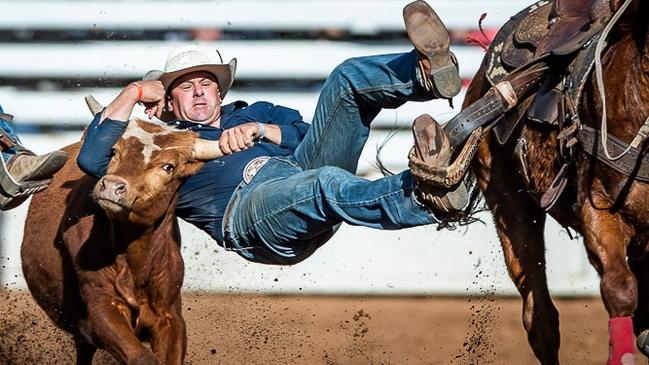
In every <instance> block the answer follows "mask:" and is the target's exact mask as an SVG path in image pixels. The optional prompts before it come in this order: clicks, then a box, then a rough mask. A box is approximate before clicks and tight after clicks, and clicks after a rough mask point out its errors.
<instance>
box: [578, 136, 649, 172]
mask: <svg viewBox="0 0 649 365" xmlns="http://www.w3.org/2000/svg"><path fill="white" fill-rule="evenodd" d="M577 133H578V134H577V139H578V140H579V142H581V145H582V147H583V149H584V151H586V153H588V154H589V155H591V156H595V157H597V159H598V160H599V161H601V162H603V163H604V164H606V165H608V166H610V167H612V168H613V169H614V170H616V171H618V172H620V173H622V174H623V175H625V176H629V177H633V178H634V179H637V180H640V181H644V182H649V156H647V154H643V153H642V152H641V151H640V150H638V149H636V148H631V149H630V150H629V152H628V153H626V154H625V155H624V156H622V157H620V158H619V159H617V160H609V159H608V158H606V156H604V151H602V143H601V142H600V139H599V138H598V136H599V133H601V132H600V131H598V130H595V129H593V128H590V127H587V126H582V127H581V129H580V130H579V132H577ZM628 146H629V144H628V143H626V142H624V141H622V140H620V139H619V138H616V137H615V136H613V135H611V134H609V135H608V137H607V143H606V148H607V149H608V151H609V153H610V154H611V155H613V154H616V155H617V154H620V153H621V152H622V151H624V150H626V148H627V147H628ZM638 160H640V161H638ZM638 163H639V164H640V165H639V166H638Z"/></svg>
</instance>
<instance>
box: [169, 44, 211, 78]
mask: <svg viewBox="0 0 649 365" xmlns="http://www.w3.org/2000/svg"><path fill="white" fill-rule="evenodd" d="M210 63H211V62H210V60H209V58H208V57H207V55H206V54H205V53H203V52H201V51H200V50H199V49H198V47H197V46H194V45H190V46H186V47H180V48H178V49H176V50H173V51H171V52H170V53H169V55H168V56H167V62H166V63H165V72H174V71H178V70H182V69H185V68H189V67H194V66H199V65H206V64H210Z"/></svg>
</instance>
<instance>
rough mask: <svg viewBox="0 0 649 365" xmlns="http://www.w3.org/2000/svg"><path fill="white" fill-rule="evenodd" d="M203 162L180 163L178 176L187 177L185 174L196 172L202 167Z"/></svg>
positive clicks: (189, 174)
mask: <svg viewBox="0 0 649 365" xmlns="http://www.w3.org/2000/svg"><path fill="white" fill-rule="evenodd" d="M203 165H204V163H203V162H189V161H188V162H186V163H184V164H182V166H181V170H180V176H181V177H187V176H192V175H194V174H195V173H197V172H198V170H200V169H201V167H203Z"/></svg>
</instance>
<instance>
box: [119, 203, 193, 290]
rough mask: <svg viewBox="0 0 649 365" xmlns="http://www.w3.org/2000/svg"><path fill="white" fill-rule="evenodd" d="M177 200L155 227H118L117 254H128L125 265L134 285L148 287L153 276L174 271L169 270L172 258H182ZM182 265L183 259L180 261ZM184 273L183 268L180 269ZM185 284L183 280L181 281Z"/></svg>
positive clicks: (171, 204) (127, 225)
mask: <svg viewBox="0 0 649 365" xmlns="http://www.w3.org/2000/svg"><path fill="white" fill-rule="evenodd" d="M175 203H176V200H175V198H174V199H173V200H172V201H171V203H170V204H169V205H168V208H167V211H166V212H165V214H164V215H163V216H162V217H161V218H159V219H158V220H157V221H156V222H155V223H154V224H153V225H152V226H149V227H143V226H138V225H133V224H130V225H129V224H116V225H114V226H113V234H114V237H115V238H116V240H114V241H113V242H121V244H122V245H123V246H122V247H115V249H116V254H120V253H125V254H126V257H125V258H126V262H127V263H128V266H129V268H130V270H131V272H132V274H133V277H134V280H135V285H136V286H143V285H146V284H147V283H146V282H147V279H146V278H151V277H152V275H151V274H152V273H157V272H160V271H165V270H168V269H171V268H169V267H167V264H169V263H170V262H176V261H177V260H170V258H172V257H171V256H178V257H179V256H180V230H179V228H178V222H177V220H176V218H175V215H174V210H175V206H176V204H175ZM180 262H182V259H180ZM180 272H181V273H182V267H180ZM180 280H182V276H181V278H180Z"/></svg>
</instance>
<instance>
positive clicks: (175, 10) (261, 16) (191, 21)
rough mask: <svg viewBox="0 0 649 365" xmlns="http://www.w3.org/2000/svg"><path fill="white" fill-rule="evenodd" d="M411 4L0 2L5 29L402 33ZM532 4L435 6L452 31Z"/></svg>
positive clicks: (352, 0)
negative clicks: (404, 12) (404, 10)
mask: <svg viewBox="0 0 649 365" xmlns="http://www.w3.org/2000/svg"><path fill="white" fill-rule="evenodd" d="M409 2H410V0H393V1H370V0H344V1H343V0H306V1H305V0H270V1H250V0H229V1H227V0H226V1H107V0H103V1H101V0H100V1H80V0H77V1H70V0H67V1H56V2H54V1H0V9H2V12H0V28H5V29H20V28H29V29H102V28H104V29H106V28H107V29H123V28H128V29H152V28H154V29H160V28H163V29H164V28H200V27H220V28H239V29H277V30H303V29H323V28H326V29H337V28H342V29H348V30H351V31H353V32H355V33H375V32H378V31H386V30H388V31H394V30H397V31H399V30H402V29H403V20H402V19H401V16H400V14H401V9H402V8H403V6H404V5H405V4H407V3H409ZM531 3H533V1H529V0H525V1H515V0H509V1H507V0H489V1H481V0H457V1H449V0H446V1H435V0H431V1H430V4H431V5H432V6H433V7H434V8H435V10H436V11H437V13H438V14H439V15H440V17H441V18H442V19H444V22H445V23H446V25H447V26H448V27H450V28H476V27H477V24H478V19H479V17H480V15H481V14H482V13H487V14H488V17H487V18H486V19H485V25H486V26H498V25H500V24H502V23H504V22H505V21H506V20H507V19H509V17H510V16H511V15H513V11H514V10H516V9H518V8H523V7H524V6H526V5H528V4H531Z"/></svg>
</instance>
